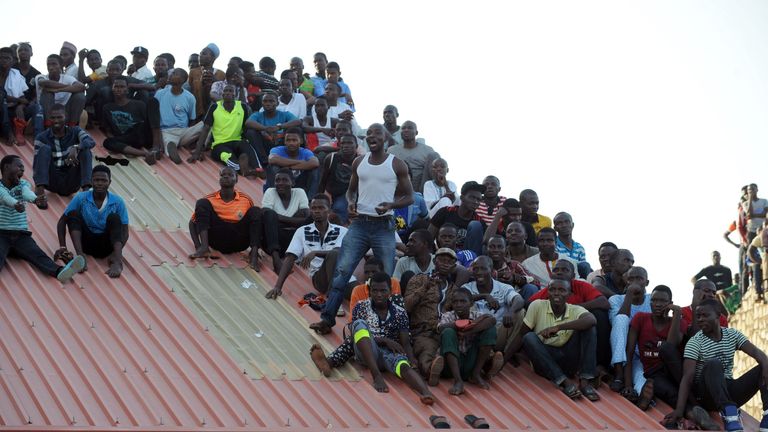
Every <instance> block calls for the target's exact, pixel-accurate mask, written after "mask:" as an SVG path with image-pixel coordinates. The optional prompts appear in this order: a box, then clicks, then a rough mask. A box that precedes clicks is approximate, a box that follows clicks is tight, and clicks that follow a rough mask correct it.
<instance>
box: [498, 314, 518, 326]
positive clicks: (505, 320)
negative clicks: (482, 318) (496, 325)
mask: <svg viewBox="0 0 768 432" xmlns="http://www.w3.org/2000/svg"><path fill="white" fill-rule="evenodd" d="M501 322H502V324H504V327H507V328H509V327H512V326H513V325H514V324H515V317H514V315H512V314H507V315H504V316H503V317H502V318H501Z"/></svg>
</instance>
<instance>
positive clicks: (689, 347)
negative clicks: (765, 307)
mask: <svg viewBox="0 0 768 432" xmlns="http://www.w3.org/2000/svg"><path fill="white" fill-rule="evenodd" d="M721 331H722V333H723V336H722V338H720V340H719V341H714V340H712V339H710V338H709V337H707V336H705V335H704V332H702V331H701V330H699V332H698V333H696V334H695V335H694V336H693V337H692V338H691V340H689V341H688V343H687V344H686V345H685V353H684V354H683V357H684V358H686V359H691V360H696V375H695V378H694V382H699V380H700V379H701V373H702V371H703V370H704V363H706V362H707V361H708V360H712V359H717V360H720V363H722V364H723V371H724V372H725V378H726V379H733V356H734V354H735V353H736V350H738V349H740V348H741V347H742V346H743V345H744V344H745V343H746V342H747V337H746V336H744V335H743V334H742V333H741V332H740V331H738V330H736V329H733V328H725V327H723V328H721Z"/></svg>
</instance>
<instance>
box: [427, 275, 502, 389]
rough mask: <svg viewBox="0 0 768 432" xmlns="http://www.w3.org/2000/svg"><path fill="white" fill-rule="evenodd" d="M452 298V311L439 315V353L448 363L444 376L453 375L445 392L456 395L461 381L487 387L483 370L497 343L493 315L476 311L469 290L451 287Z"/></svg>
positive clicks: (461, 386) (462, 384) (461, 385)
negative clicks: (451, 381)
mask: <svg viewBox="0 0 768 432" xmlns="http://www.w3.org/2000/svg"><path fill="white" fill-rule="evenodd" d="M451 297H452V298H451V304H452V306H453V310H451V311H449V312H445V313H443V314H442V315H440V322H439V323H438V324H437V331H438V333H440V354H442V355H443V357H444V358H445V362H446V363H448V368H447V369H443V375H445V376H450V377H453V387H451V389H450V390H449V391H448V393H450V394H452V395H454V396H458V395H460V394H462V393H464V380H468V381H470V382H472V383H475V384H477V385H479V386H480V387H482V388H484V389H488V383H487V382H486V381H485V380H484V379H483V377H482V371H483V368H484V367H485V364H486V363H487V362H488V360H489V359H490V354H491V351H492V350H493V347H494V346H495V345H496V318H495V317H494V316H493V315H491V314H490V313H482V312H480V311H478V310H477V308H475V307H474V305H475V301H474V299H473V295H472V293H471V292H470V291H469V290H468V289H466V288H464V287H462V288H457V289H456V290H454V291H453V292H452V293H451ZM497 358H498V357H494V360H496V359H497ZM502 365H503V363H502ZM497 367H498V368H500V367H501V366H498V365H497Z"/></svg>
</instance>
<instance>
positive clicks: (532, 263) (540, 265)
mask: <svg viewBox="0 0 768 432" xmlns="http://www.w3.org/2000/svg"><path fill="white" fill-rule="evenodd" d="M561 259H564V260H567V261H570V262H571V263H572V264H573V269H574V270H576V269H577V268H578V265H579V263H578V262H576V260H574V259H572V258H570V257H569V256H567V255H564V254H557V258H555V259H554V260H553V261H542V260H541V254H540V253H537V254H536V255H534V256H532V257H530V258H527V259H526V260H525V261H523V262H522V264H523V267H524V268H525V270H526V271H527V272H528V273H530V274H531V276H533V277H535V278H536V279H538V280H539V281H540V282H541V286H543V287H544V286H547V285H549V282H550V281H551V280H552V267H554V266H555V263H556V262H557V261H558V260H561Z"/></svg>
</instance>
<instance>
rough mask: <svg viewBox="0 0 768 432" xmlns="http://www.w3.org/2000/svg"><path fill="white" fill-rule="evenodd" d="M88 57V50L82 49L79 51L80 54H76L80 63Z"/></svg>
mask: <svg viewBox="0 0 768 432" xmlns="http://www.w3.org/2000/svg"><path fill="white" fill-rule="evenodd" d="M87 55H88V48H83V49H81V50H80V52H78V53H77V59H78V60H80V61H83V60H85V57H86V56H87Z"/></svg>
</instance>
